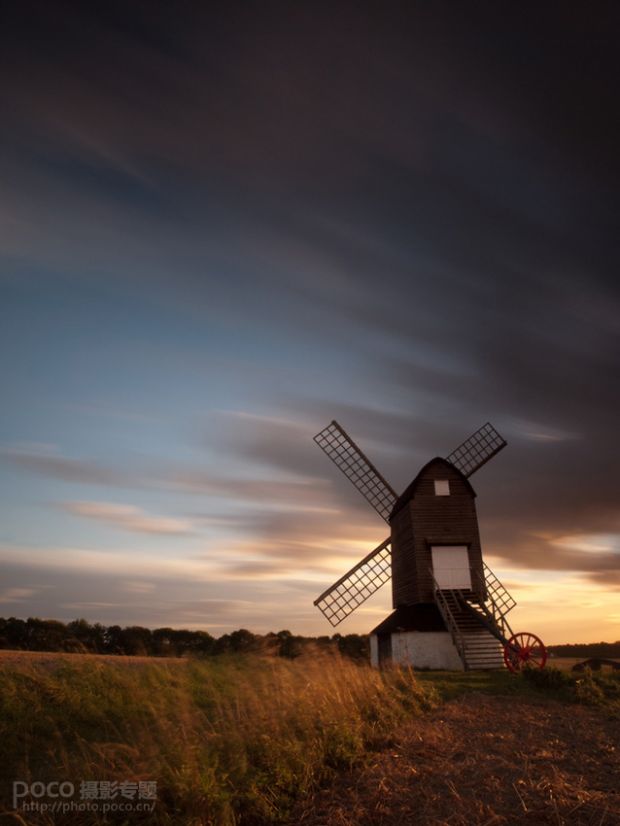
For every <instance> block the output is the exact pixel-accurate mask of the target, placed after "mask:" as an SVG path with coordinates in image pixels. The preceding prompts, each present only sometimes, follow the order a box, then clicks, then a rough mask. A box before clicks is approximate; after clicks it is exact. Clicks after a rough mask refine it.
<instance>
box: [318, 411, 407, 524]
mask: <svg viewBox="0 0 620 826" xmlns="http://www.w3.org/2000/svg"><path fill="white" fill-rule="evenodd" d="M314 441H315V442H316V443H317V445H318V446H319V447H320V448H321V450H323V451H324V452H325V453H326V454H327V455H328V456H329V458H330V459H331V460H332V462H334V464H335V465H336V466H337V467H339V468H340V470H341V471H342V472H343V473H344V475H345V476H346V477H347V479H349V481H351V482H352V483H353V484H354V485H355V487H356V488H357V489H358V490H359V492H360V493H361V494H362V496H364V498H365V499H367V500H368V502H370V504H371V505H372V506H373V508H374V509H375V510H376V511H377V513H378V514H379V516H381V517H383V519H385V521H386V522H387V521H388V520H389V516H390V513H391V512H392V509H393V507H394V505H395V504H396V499H397V498H398V497H397V496H396V492H395V491H394V489H393V488H392V487H391V485H389V484H388V483H387V482H386V481H385V479H384V478H383V476H381V474H380V473H379V471H378V470H377V468H376V467H375V466H374V465H373V464H372V462H371V461H370V459H368V457H367V456H365V455H364V453H363V452H362V451H361V450H360V448H359V447H358V446H357V445H356V444H355V442H354V441H353V439H351V438H350V436H348V435H347V433H345V431H344V430H343V429H342V428H341V427H340V425H339V424H338V422H336V421H333V422H331V423H330V424H328V425H327V427H325V428H324V429H323V430H321V432H320V433H317V434H316V436H315V437H314Z"/></svg>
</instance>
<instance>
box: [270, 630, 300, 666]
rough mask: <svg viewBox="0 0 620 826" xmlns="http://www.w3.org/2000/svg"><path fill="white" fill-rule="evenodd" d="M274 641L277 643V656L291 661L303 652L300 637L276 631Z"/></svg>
mask: <svg viewBox="0 0 620 826" xmlns="http://www.w3.org/2000/svg"><path fill="white" fill-rule="evenodd" d="M276 639H277V641H278V647H277V652H278V656H280V657H287V658H288V659H291V660H292V659H295V657H299V655H300V654H301V652H302V650H303V638H302V637H295V636H293V634H291V632H290V631H278V633H277V634H276Z"/></svg>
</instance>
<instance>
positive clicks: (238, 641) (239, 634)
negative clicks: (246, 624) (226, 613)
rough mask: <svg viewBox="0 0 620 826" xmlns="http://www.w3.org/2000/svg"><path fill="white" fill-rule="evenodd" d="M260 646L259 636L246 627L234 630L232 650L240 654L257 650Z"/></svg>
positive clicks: (231, 638) (231, 639)
mask: <svg viewBox="0 0 620 826" xmlns="http://www.w3.org/2000/svg"><path fill="white" fill-rule="evenodd" d="M257 647H258V638H257V637H256V636H255V635H254V634H253V633H252V632H251V631H248V630H247V629H246V628H240V629H239V630H238V631H233V632H232V633H231V635H230V650H231V651H234V652H236V653H239V654H246V653H247V652H248V651H255V650H256V648H257Z"/></svg>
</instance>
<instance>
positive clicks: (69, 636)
mask: <svg viewBox="0 0 620 826" xmlns="http://www.w3.org/2000/svg"><path fill="white" fill-rule="evenodd" d="M311 643H314V644H316V645H319V646H325V647H329V648H332V649H338V650H339V651H340V653H341V654H344V655H346V656H348V657H352V658H353V659H367V658H368V657H369V644H368V637H367V636H366V635H362V634H346V635H344V636H343V635H342V634H333V635H332V636H331V637H329V636H322V637H302V636H298V635H295V634H292V633H291V632H290V631H287V630H284V631H278V632H277V633H273V632H271V633H269V634H264V635H261V634H253V633H252V632H251V631H248V630H247V629H245V628H240V629H239V630H237V631H232V632H231V633H230V634H224V635H223V636H221V637H217V638H216V637H213V636H211V634H209V633H208V632H207V631H189V630H186V629H177V628H155V629H154V630H151V629H150V628H144V627H142V626H141V625H130V626H125V627H123V628H121V626H120V625H102V624H101V623H99V622H95V623H90V622H88V621H87V620H85V619H76V620H73V621H72V622H68V623H64V622H60V621H59V620H46V619H39V618H37V617H29V618H28V619H26V620H23V619H17V618H16V617H9V618H8V619H3V618H0V649H2V648H5V649H12V650H17V651H64V652H73V653H82V654H86V653H88V654H117V655H126V656H138V655H139V656H152V657H183V656H188V655H195V656H216V655H218V654H226V653H248V652H251V651H270V652H272V653H274V654H276V655H278V656H281V657H290V658H293V657H297V656H299V654H301V653H302V651H303V649H304V647H305V646H307V645H309V644H311Z"/></svg>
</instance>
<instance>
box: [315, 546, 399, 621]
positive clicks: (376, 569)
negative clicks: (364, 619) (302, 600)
mask: <svg viewBox="0 0 620 826" xmlns="http://www.w3.org/2000/svg"><path fill="white" fill-rule="evenodd" d="M391 571H392V557H391V547H390V539H389V538H388V539H386V540H385V542H382V543H381V545H379V547H378V548H375V549H374V551H371V552H370V553H369V554H368V556H365V557H364V559H362V560H361V562H358V563H357V565H355V566H354V567H353V568H351V570H350V571H348V572H347V573H346V574H345V575H344V576H343V577H341V578H340V579H339V580H338V581H337V582H334V584H333V585H332V586H331V587H330V588H328V589H327V591H324V592H323V593H322V594H321V596H320V597H318V598H317V599H315V601H314V604H315V605H316V606H317V608H318V609H319V610H320V611H321V612H322V613H323V614H324V615H325V617H327V619H328V620H329V621H330V622H331V624H332V625H338V623H340V622H342V620H343V619H345V618H346V617H348V616H349V614H351V613H352V612H353V611H355V609H356V608H357V607H358V606H360V605H361V604H362V602H365V601H366V600H367V599H368V597H370V596H372V595H373V594H374V593H375V591H378V590H379V588H381V586H382V585H385V583H386V582H387V581H388V579H389V578H390V576H391Z"/></svg>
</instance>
